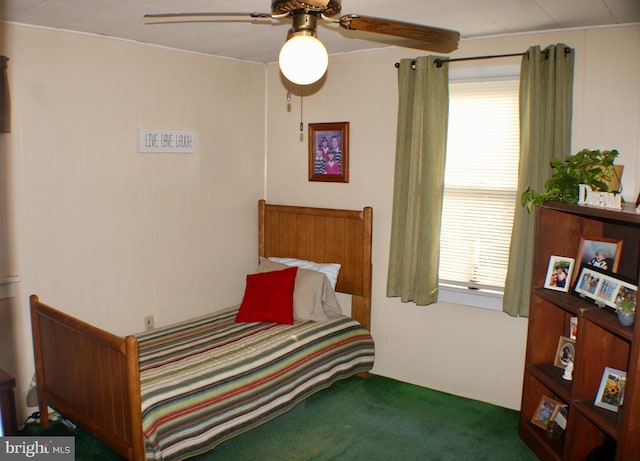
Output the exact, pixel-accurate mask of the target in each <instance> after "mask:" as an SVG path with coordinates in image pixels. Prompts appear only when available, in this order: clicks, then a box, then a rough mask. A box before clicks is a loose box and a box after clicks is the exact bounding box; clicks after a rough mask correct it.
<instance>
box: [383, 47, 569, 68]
mask: <svg viewBox="0 0 640 461" xmlns="http://www.w3.org/2000/svg"><path fill="white" fill-rule="evenodd" d="M569 53H571V48H569V47H568V46H567V47H565V49H564V55H565V56H566V55H567V54H569ZM526 54H527V52H524V53H509V54H490V55H486V56H470V57H467V58H453V59H436V60H435V61H434V62H433V64H434V65H435V66H436V67H442V64H443V63H445V62H456V61H476V60H479V59H494V58H511V57H513V56H524V55H526ZM542 54H545V55H546V56H547V57H548V56H549V51H548V50H543V51H542ZM415 65H416V61H415V60H413V61H411V67H414V66H415ZM395 67H396V69H397V68H398V67H400V63H399V62H396V63H395Z"/></svg>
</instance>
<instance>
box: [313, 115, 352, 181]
mask: <svg viewBox="0 0 640 461" xmlns="http://www.w3.org/2000/svg"><path fill="white" fill-rule="evenodd" d="M309 181H323V182H345V183H346V182H349V122H335V123H309Z"/></svg>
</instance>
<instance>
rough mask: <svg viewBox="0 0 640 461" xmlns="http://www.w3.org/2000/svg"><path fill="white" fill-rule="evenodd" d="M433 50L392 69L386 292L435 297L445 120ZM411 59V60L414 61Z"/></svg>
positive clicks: (445, 90)
mask: <svg viewBox="0 0 640 461" xmlns="http://www.w3.org/2000/svg"><path fill="white" fill-rule="evenodd" d="M436 59H442V58H439V57H437V56H422V57H418V58H417V59H416V60H415V61H412V60H410V59H403V60H401V61H400V66H399V69H398V89H399V102H398V127H397V139H396V163H395V176H394V191H393V212H392V213H393V214H392V218H391V247H390V254H389V272H388V276H387V296H389V297H400V298H401V300H402V302H415V303H416V304H417V305H421V306H424V305H427V304H432V303H434V302H436V301H437V299H438V264H439V258H440V222H441V214H442V195H443V189H444V166H445V155H446V143H447V126H448V122H449V75H448V72H449V70H448V64H447V63H446V61H443V64H442V65H441V66H440V67H436V65H435V61H436ZM414 63H415V65H414Z"/></svg>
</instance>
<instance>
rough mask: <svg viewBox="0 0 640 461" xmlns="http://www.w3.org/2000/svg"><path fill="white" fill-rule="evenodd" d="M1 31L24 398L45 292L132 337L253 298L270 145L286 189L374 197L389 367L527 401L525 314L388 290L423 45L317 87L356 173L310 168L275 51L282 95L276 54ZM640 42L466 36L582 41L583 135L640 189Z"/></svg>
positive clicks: (579, 118) (361, 60)
mask: <svg viewBox="0 0 640 461" xmlns="http://www.w3.org/2000/svg"><path fill="white" fill-rule="evenodd" d="M0 37H1V38H2V40H0V54H6V55H8V56H9V57H10V58H11V61H10V63H9V64H10V79H11V91H12V98H13V107H14V123H13V128H14V129H13V132H12V133H11V134H9V135H0V149H1V151H0V156H2V158H1V160H2V163H0V166H2V167H3V170H2V172H1V173H0V174H2V180H3V181H4V182H5V184H6V191H7V192H6V195H7V197H6V205H5V207H6V222H7V226H8V230H7V233H8V240H9V245H8V249H9V251H8V254H3V255H1V256H2V257H3V258H4V260H5V261H4V262H3V263H4V264H5V265H6V266H7V267H8V269H9V273H11V274H17V275H19V276H20V277H21V280H22V281H21V282H20V283H19V284H18V294H17V296H16V297H15V298H13V299H11V300H10V301H2V302H0V366H1V367H4V368H7V369H8V371H10V372H12V373H15V375H16V377H17V378H18V384H19V392H18V403H19V406H20V404H21V402H23V401H24V400H23V399H24V393H25V392H26V386H27V384H28V382H29V380H30V379H31V374H32V373H33V360H32V347H31V337H30V325H29V317H28V295H29V294H31V293H38V294H39V295H40V296H41V298H42V300H43V301H45V302H48V303H50V304H52V305H54V306H61V307H64V309H65V310H67V311H68V312H70V313H71V314H73V315H77V316H79V317H81V318H82V319H85V320H87V321H89V322H92V323H95V324H97V325H99V326H101V327H103V328H105V329H108V330H111V331H113V332H115V333H119V334H123V333H130V332H132V331H138V330H140V329H142V327H143V317H144V316H145V315H150V314H153V315H154V316H155V318H156V324H158V325H161V324H164V323H170V322H173V321H175V320H178V319H182V318H184V317H185V316H189V315H197V314H200V313H202V312H204V311H206V310H207V309H211V308H219V307H224V306H227V305H230V304H233V303H237V302H238V301H239V299H240V297H241V295H242V291H243V288H244V274H246V273H247V272H249V271H251V270H252V269H253V267H254V266H255V258H256V255H257V238H256V237H257V235H256V233H257V218H256V200H257V199H258V198H261V197H262V196H263V191H264V190H265V179H264V170H265V163H264V153H265V145H266V149H267V154H268V164H267V187H266V189H267V199H268V200H269V201H270V202H273V203H288V204H302V205H311V206H327V207H349V208H361V207H362V206H364V205H371V206H373V208H374V234H373V240H374V255H373V263H374V285H373V294H374V301H373V326H372V330H373V334H374V336H375V339H376V347H377V359H376V365H375V369H374V371H375V372H376V373H379V374H382V375H386V376H391V377H393V378H396V379H400V380H405V381H408V382H412V383H416V384H420V385H424V386H428V387H432V388H436V389H442V390H444V391H447V392H451V393H454V394H459V395H464V396H468V397H471V398H474V399H479V400H485V401H489V402H493V403H496V404H498V405H504V406H507V407H511V408H518V407H519V402H520V388H521V376H522V364H523V355H524V342H525V336H526V325H527V322H526V319H514V318H511V317H509V316H507V315H505V314H502V313H499V312H492V311H486V310H479V309H474V308H469V307H465V306H454V305H445V304H438V305H435V306H430V307H419V308H418V307H415V306H414V305H412V304H402V303H400V302H398V301H397V300H395V299H388V298H386V297H385V286H386V272H387V269H386V267H387V260H388V249H389V243H388V242H389V233H390V210H391V196H392V190H393V184H392V177H393V164H394V155H395V154H394V152H395V124H396V122H395V119H396V109H397V107H396V99H397V94H396V69H395V68H394V66H393V64H394V62H395V61H397V60H399V59H400V58H403V57H414V56H416V52H415V51H411V50H401V49H386V50H381V51H376V52H366V53H359V54H352V55H342V56H332V57H331V62H330V71H329V72H330V73H329V75H328V78H327V80H326V81H325V82H324V86H323V87H322V88H320V89H319V90H318V91H316V92H315V93H314V94H308V95H306V96H305V98H304V112H303V117H304V122H305V126H306V124H307V123H308V122H328V121H349V122H350V123H351V143H350V146H351V168H350V170H351V171H350V182H349V184H328V183H310V182H308V181H307V147H306V146H307V144H306V136H304V135H303V136H302V137H301V135H300V132H299V131H298V126H299V122H300V98H299V97H298V96H295V95H294V98H293V100H292V102H291V109H290V111H288V110H287V101H286V91H287V90H286V88H285V87H284V86H283V85H282V82H281V79H280V77H279V75H278V70H277V67H276V66H275V65H274V66H269V68H268V69H267V71H266V78H267V88H266V94H265V84H264V83H265V81H264V79H265V69H264V67H263V66H260V65H254V64H247V63H240V62H234V61H229V60H222V59H216V58H211V57H206V56H201V55H196V54H190V53H182V52H176V51H171V50H166V49H160V48H154V47H150V46H144V45H140V44H133V43H128V42H123V41H117V40H110V39H107V38H102V37H95V36H84V35H75V34H69V33H64V32H56V31H51V30H43V29H35V28H25V27H21V26H16V25H0ZM639 39H640V28H638V27H634V28H620V29H597V30H592V31H587V32H584V31H573V32H564V33H551V34H539V35H526V36H515V37H508V38H496V39H490V40H473V41H465V42H463V43H462V46H461V49H460V51H459V52H458V53H457V54H456V55H458V56H463V55H477V54H486V53H490V54H494V53H503V52H520V51H524V50H526V48H527V47H528V46H530V45H533V44H541V45H542V46H546V45H548V44H551V43H556V42H559V41H562V42H564V43H567V44H568V45H570V46H572V47H574V48H576V52H577V53H576V78H575V114H574V143H573V144H574V150H579V149H581V148H583V147H590V148H602V149H604V148H613V147H616V148H618V149H619V150H620V151H621V152H622V156H621V159H620V163H624V164H625V165H626V169H625V173H624V177H623V184H624V186H625V196H626V197H627V198H633V199H635V194H636V193H637V191H638V189H639V187H638V182H639V180H638V179H637V178H638V177H639V175H638V168H639V165H638V162H639V161H640V159H639V157H640V156H639V155H638V152H639V146H640V139H639V137H640V130H639V125H640V122H639V119H640V115H639V112H640V88H639V87H638V85H637V76H638V75H640V56H639V54H640V50H639V49H638V47H637V46H636V44H637V43H639V42H640V40H639ZM510 62H511V63H512V64H513V63H514V62H515V63H516V64H517V60H515V61H510ZM503 63H504V62H500V63H494V64H491V65H502V64H503ZM458 65H463V64H458ZM265 98H266V100H267V114H266V120H265V112H264V107H265ZM265 124H266V127H267V133H268V134H267V139H265V137H264V128H265ZM137 128H160V129H190V130H195V131H197V132H198V134H199V143H200V148H199V149H198V153H197V154H195V155H188V154H187V155H185V154H181V155H177V154H139V153H137V152H136V148H135V131H136V129H137ZM20 417H21V416H20Z"/></svg>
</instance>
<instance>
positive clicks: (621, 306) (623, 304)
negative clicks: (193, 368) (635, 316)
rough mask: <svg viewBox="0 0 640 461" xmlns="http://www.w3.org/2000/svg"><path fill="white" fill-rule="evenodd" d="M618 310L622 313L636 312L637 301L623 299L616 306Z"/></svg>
mask: <svg viewBox="0 0 640 461" xmlns="http://www.w3.org/2000/svg"><path fill="white" fill-rule="evenodd" d="M616 310H618V311H621V312H635V310H636V300H635V299H623V300H622V301H620V302H619V303H618V304H616Z"/></svg>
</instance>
